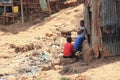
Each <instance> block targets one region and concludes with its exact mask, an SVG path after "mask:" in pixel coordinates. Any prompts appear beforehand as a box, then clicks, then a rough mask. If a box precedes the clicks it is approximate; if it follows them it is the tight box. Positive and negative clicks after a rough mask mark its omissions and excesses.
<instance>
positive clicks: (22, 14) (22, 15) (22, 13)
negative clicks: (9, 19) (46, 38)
mask: <svg viewBox="0 0 120 80" xmlns="http://www.w3.org/2000/svg"><path fill="white" fill-rule="evenodd" d="M20 3H21V19H22V24H24V12H23V0H20Z"/></svg>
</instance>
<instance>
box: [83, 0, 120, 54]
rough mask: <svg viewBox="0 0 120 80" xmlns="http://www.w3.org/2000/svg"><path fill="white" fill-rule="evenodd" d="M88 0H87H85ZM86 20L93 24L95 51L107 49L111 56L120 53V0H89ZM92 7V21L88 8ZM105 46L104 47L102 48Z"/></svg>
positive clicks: (87, 23)
mask: <svg viewBox="0 0 120 80" xmlns="http://www.w3.org/2000/svg"><path fill="white" fill-rule="evenodd" d="M85 1H86V0H85ZM87 2H88V3H92V6H91V4H89V5H86V4H85V8H86V9H85V22H86V25H87V26H88V29H89V25H90V22H92V25H91V28H92V29H91V38H92V47H93V49H94V52H95V53H97V54H96V56H98V51H100V50H105V51H107V52H109V53H110V56H114V55H120V53H119V52H120V0H87ZM89 7H90V8H91V9H90V10H91V12H92V19H91V20H92V21H90V19H89V15H90V13H89V11H88V8H89ZM102 48H103V49H102Z"/></svg>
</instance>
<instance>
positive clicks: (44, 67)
mask: <svg viewBox="0 0 120 80" xmlns="http://www.w3.org/2000/svg"><path fill="white" fill-rule="evenodd" d="M48 70H50V66H49V65H48V64H46V65H44V66H43V67H42V69H41V71H48Z"/></svg>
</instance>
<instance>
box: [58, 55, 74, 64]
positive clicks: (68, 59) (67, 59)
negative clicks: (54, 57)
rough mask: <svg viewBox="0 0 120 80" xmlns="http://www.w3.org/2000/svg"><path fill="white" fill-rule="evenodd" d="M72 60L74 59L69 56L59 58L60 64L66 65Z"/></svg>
mask: <svg viewBox="0 0 120 80" xmlns="http://www.w3.org/2000/svg"><path fill="white" fill-rule="evenodd" d="M73 62H74V59H71V58H63V57H61V58H60V64H62V65H68V64H71V63H73Z"/></svg>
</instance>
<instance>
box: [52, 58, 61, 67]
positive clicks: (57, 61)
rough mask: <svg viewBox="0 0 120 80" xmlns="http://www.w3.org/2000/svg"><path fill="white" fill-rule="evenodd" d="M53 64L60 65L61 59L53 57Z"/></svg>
mask: <svg viewBox="0 0 120 80" xmlns="http://www.w3.org/2000/svg"><path fill="white" fill-rule="evenodd" d="M51 64H52V65H53V66H54V65H60V59H59V58H58V59H53V60H52V62H51Z"/></svg>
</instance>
